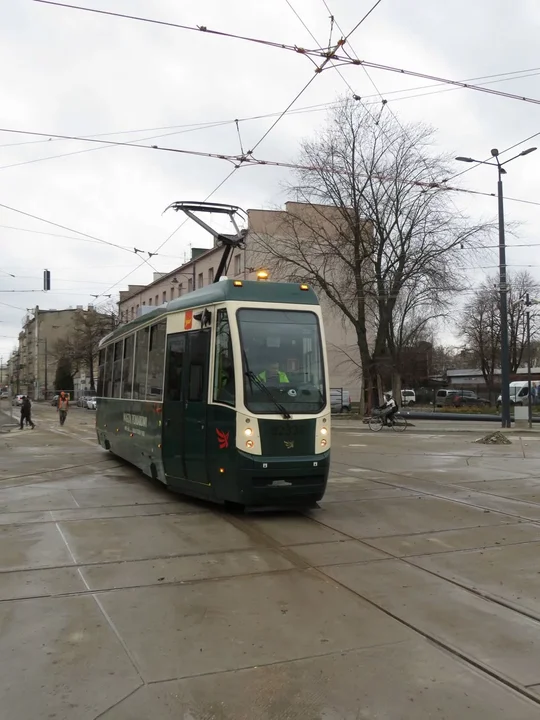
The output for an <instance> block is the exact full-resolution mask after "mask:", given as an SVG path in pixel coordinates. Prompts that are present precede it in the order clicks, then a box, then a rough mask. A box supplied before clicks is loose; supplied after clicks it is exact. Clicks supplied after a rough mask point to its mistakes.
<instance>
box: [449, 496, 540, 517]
mask: <svg viewBox="0 0 540 720" xmlns="http://www.w3.org/2000/svg"><path fill="white" fill-rule="evenodd" d="M453 497H454V498H455V499H456V500H459V501H463V502H466V503H468V504H470V505H475V506H476V507H482V508H484V509H487V510H490V511H492V512H498V513H506V514H507V518H508V519H511V517H516V518H521V519H525V520H540V503H529V502H526V501H525V500H513V499H512V498H505V497H501V496H498V495H489V494H488V493H482V492H475V491H474V490H467V489H462V490H460V491H459V492H457V493H455V494H454V495H453Z"/></svg>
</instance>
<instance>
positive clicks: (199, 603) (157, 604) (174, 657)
mask: <svg viewBox="0 0 540 720" xmlns="http://www.w3.org/2000/svg"><path fill="white" fill-rule="evenodd" d="M100 599H101V602H102V604H103V606H104V608H105V610H106V612H107V613H108V615H109V617H110V618H111V619H112V621H113V622H114V624H115V626H116V628H117V629H118V631H119V633H120V636H121V637H122V638H123V640H124V642H125V643H126V645H127V647H128V648H129V649H130V651H131V652H132V653H133V656H134V657H135V659H136V662H137V664H138V665H139V667H140V669H141V671H142V674H143V677H144V679H145V680H146V681H156V680H166V679H172V678H180V677H186V676H192V675H198V674H201V673H211V672H220V671H224V670H236V669H240V668H243V667H252V666H254V665H262V664H267V663H275V662H282V661H285V660H293V659H298V658H302V657H307V656H313V655H323V654H327V653H329V652H333V651H337V650H339V651H346V650H351V649H354V648H359V647H367V646H373V645H382V644H384V643H389V642H398V641H401V640H408V639H411V638H412V637H413V636H414V634H413V633H412V632H411V631H410V630H408V629H406V628H405V627H403V626H402V625H400V624H399V623H398V622H396V621H394V620H392V619H390V618H388V617H387V616H385V615H384V614H383V613H381V612H379V611H378V610H376V609H375V608H373V607H371V606H370V605H369V604H367V603H365V602H364V601H362V600H360V599H359V598H357V597H355V596H354V595H352V594H351V593H349V592H347V591H346V590H344V589H343V588H340V587H338V586H336V585H335V584H334V583H333V582H331V581H325V580H323V579H322V578H320V577H317V576H315V575H314V574H311V572H301V571H297V570H292V571H290V572H286V573H274V574H271V575H254V576H249V577H241V578H233V579H227V580H215V581H211V582H202V583H195V584H193V585H168V586H162V587H148V588H137V589H132V590H116V591H112V592H106V593H104V594H101V595H100Z"/></svg>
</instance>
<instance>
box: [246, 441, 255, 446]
mask: <svg viewBox="0 0 540 720" xmlns="http://www.w3.org/2000/svg"><path fill="white" fill-rule="evenodd" d="M254 445H255V443H254V442H253V440H246V447H247V448H252V447H253V446H254Z"/></svg>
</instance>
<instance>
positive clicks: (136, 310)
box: [135, 304, 139, 317]
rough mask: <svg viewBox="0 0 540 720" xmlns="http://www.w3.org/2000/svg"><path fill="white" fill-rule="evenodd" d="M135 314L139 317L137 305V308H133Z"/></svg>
mask: <svg viewBox="0 0 540 720" xmlns="http://www.w3.org/2000/svg"><path fill="white" fill-rule="evenodd" d="M135 314H136V315H137V317H138V316H139V305H138V304H137V307H136V308H135Z"/></svg>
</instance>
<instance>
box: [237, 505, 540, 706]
mask: <svg viewBox="0 0 540 720" xmlns="http://www.w3.org/2000/svg"><path fill="white" fill-rule="evenodd" d="M302 514H303V516H304V517H307V518H309V519H310V520H313V521H314V522H316V523H318V524H319V525H322V526H324V527H326V528H328V529H330V530H333V531H336V529H335V528H334V527H332V526H330V525H326V524H325V523H324V522H322V521H321V520H318V519H317V518H316V517H313V516H312V515H311V514H308V513H302ZM228 520H229V522H231V523H232V524H233V525H234V526H235V527H236V528H237V529H239V530H242V531H243V532H246V533H248V534H249V535H250V536H251V537H253V539H256V540H257V541H258V542H264V543H266V544H267V546H269V547H270V548H271V549H273V550H275V551H276V552H278V553H279V554H281V555H282V557H284V558H286V559H289V561H291V562H294V563H295V564H296V566H297V567H296V568H295V569H297V570H301V571H304V572H313V573H314V574H316V575H317V576H318V577H320V578H321V579H323V580H324V581H325V582H331V583H335V584H336V585H339V586H340V587H341V588H343V589H344V590H346V591H347V592H349V593H352V594H353V595H355V596H356V597H358V598H360V599H361V600H363V601H364V602H366V603H368V604H369V605H370V606H372V607H374V608H376V609H377V610H380V611H381V612H382V613H384V614H385V615H386V616H388V617H390V618H392V619H393V620H395V621H396V622H399V623H400V624H402V625H404V626H405V627H407V628H409V629H410V630H412V631H413V632H415V633H417V634H418V635H420V636H422V637H423V638H424V639H426V640H428V641H429V642H431V643H433V644H434V645H435V646H436V647H438V648H440V649H441V650H443V651H445V652H447V653H449V654H450V655H452V656H454V657H455V658H458V659H460V660H461V661H463V662H465V663H467V664H468V665H470V666H472V667H474V668H476V669H477V670H480V671H481V672H483V673H485V674H486V675H488V676H489V677H491V678H493V679H495V680H497V681H498V682H500V683H502V684H504V685H506V686H507V687H509V688H511V689H512V690H514V691H516V692H518V693H519V694H520V695H522V696H523V697H526V698H527V699H529V700H532V701H533V702H535V703H536V704H537V705H538V706H539V707H540V695H538V694H536V693H535V692H532V691H530V690H529V689H528V688H529V687H534V686H537V684H536V683H535V684H534V685H530V686H526V685H522V684H520V683H519V682H517V681H515V680H513V679H512V678H510V677H508V676H506V675H504V674H503V673H501V672H500V671H497V670H495V669H494V668H491V667H490V666H489V665H487V664H486V663H483V662H481V661H480V660H478V659H476V658H475V657H473V656H472V655H470V654H469V653H467V652H465V651H463V650H461V649H459V648H458V647H455V646H453V645H452V644H450V643H448V642H447V641H444V640H442V639H441V638H439V637H437V636H436V635H435V634H433V633H430V632H427V631H426V630H424V629H423V628H422V627H420V626H419V625H418V624H417V623H413V622H409V621H408V620H405V619H404V618H403V617H401V616H400V615H398V614H397V613H395V612H392V611H391V610H389V609H388V608H385V607H384V605H382V604H381V603H379V602H376V601H374V600H372V599H370V598H369V597H367V596H366V595H363V594H362V593H361V592H359V591H358V590H355V589H353V588H351V587H349V586H348V585H346V584H345V583H342V582H341V581H339V580H336V579H335V578H334V577H332V576H331V575H330V574H328V573H327V572H325V569H324V568H325V567H336V566H337V565H341V566H343V565H355V564H360V565H361V564H364V563H362V562H360V563H354V562H353V563H334V564H332V565H325V566H317V565H315V564H313V563H310V562H309V561H307V560H305V559H304V558H302V557H300V556H299V555H298V554H296V553H295V552H294V546H288V547H283V546H281V545H279V543H278V542H277V541H276V540H275V539H274V538H272V537H271V536H269V535H268V534H267V533H265V532H264V531H263V530H261V529H260V528H253V526H252V525H249V523H248V522H247V520H246V519H243V518H242V517H241V516H230V517H229V518H228ZM339 532H340V533H341V534H342V535H344V536H345V537H347V539H348V540H354V541H355V542H358V543H360V544H362V545H365V546H366V547H369V548H370V549H373V548H374V546H372V545H370V544H369V542H366V541H365V540H362V539H358V538H357V537H355V536H353V535H351V534H350V533H347V532H343V531H342V530H339ZM335 542H339V541H335ZM314 544H316V543H314ZM376 549H377V550H378V551H379V552H384V553H386V555H387V556H388V557H387V558H381V559H378V560H370V561H366V562H369V564H371V563H383V562H386V561H387V560H397V561H399V562H401V563H403V564H404V565H407V566H409V567H414V568H415V569H416V570H421V571H424V572H426V573H428V574H429V575H432V576H434V577H436V578H437V579H439V580H444V581H446V582H449V583H451V584H453V585H456V586H457V587H460V588H461V589H463V590H466V591H468V592H471V593H472V594H473V595H476V596H478V597H480V598H481V599H483V600H485V601H487V602H493V603H495V604H497V605H500V606H502V607H505V608H506V609H509V610H512V611H514V612H516V613H518V614H519V615H522V616H523V617H526V618H528V619H529V620H532V621H534V622H538V623H540V617H537V616H535V615H534V614H532V613H528V612H526V611H524V610H523V609H521V608H518V607H514V606H512V604H511V603H506V602H504V601H502V600H501V599H500V598H497V597H493V596H491V595H490V594H489V593H482V592H480V591H475V590H473V589H472V588H471V587H469V586H467V585H465V584H461V583H459V582H456V581H453V580H450V579H448V578H447V577H445V576H441V575H439V574H437V573H435V572H433V571H430V570H426V569H425V568H423V567H420V566H418V565H415V564H414V563H410V562H407V559H406V558H402V557H398V556H396V555H394V554H393V553H389V552H388V551H386V550H385V551H381V550H380V549H379V548H376Z"/></svg>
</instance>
